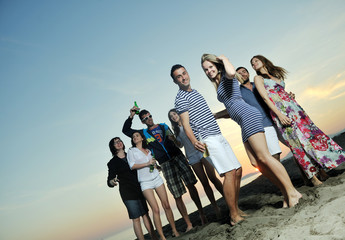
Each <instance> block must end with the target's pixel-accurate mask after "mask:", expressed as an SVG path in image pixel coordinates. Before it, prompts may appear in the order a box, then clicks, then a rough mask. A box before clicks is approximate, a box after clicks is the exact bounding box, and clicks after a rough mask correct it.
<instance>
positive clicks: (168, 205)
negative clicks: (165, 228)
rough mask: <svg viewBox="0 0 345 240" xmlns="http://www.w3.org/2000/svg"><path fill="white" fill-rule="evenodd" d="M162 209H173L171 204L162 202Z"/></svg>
mask: <svg viewBox="0 0 345 240" xmlns="http://www.w3.org/2000/svg"><path fill="white" fill-rule="evenodd" d="M162 207H163V209H164V210H170V209H171V207H170V204H169V202H162Z"/></svg>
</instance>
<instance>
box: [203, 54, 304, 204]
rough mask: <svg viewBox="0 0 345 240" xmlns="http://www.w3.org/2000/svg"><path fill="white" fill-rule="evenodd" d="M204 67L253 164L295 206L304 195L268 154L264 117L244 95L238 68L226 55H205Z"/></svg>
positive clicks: (278, 163)
mask: <svg viewBox="0 0 345 240" xmlns="http://www.w3.org/2000/svg"><path fill="white" fill-rule="evenodd" d="M201 65H202V68H203V70H204V72H205V74H206V75H207V77H208V78H209V79H210V80H211V82H212V83H213V84H214V86H215V88H216V90H217V97H218V100H219V101H220V102H223V103H224V105H225V107H226V109H227V111H228V113H229V115H230V117H231V118H232V119H233V120H234V121H235V122H237V123H238V124H239V125H240V126H241V129H242V140H243V143H244V147H245V149H246V152H247V155H248V157H249V159H250V162H251V164H252V165H253V166H254V167H257V168H259V170H260V172H261V173H262V174H263V175H264V176H265V177H267V178H268V179H269V180H270V181H271V182H272V183H273V184H275V185H276V186H277V187H279V189H280V190H281V192H282V194H283V196H284V202H283V207H288V206H289V207H293V206H295V205H296V204H297V203H298V201H299V199H300V198H301V197H302V195H301V194H300V193H299V192H298V191H297V190H296V189H295V188H294V186H293V185H292V183H291V180H290V178H289V175H288V174H287V172H286V170H285V168H284V167H283V165H282V164H281V163H280V162H278V161H277V160H276V159H275V158H273V157H272V155H271V154H270V153H269V151H268V147H267V143H266V138H265V135H264V128H263V122H262V116H261V114H260V112H259V110H257V109H256V108H254V107H252V106H250V105H249V104H247V103H246V102H245V101H244V100H243V99H242V96H241V92H240V87H239V84H238V80H239V81H241V80H242V78H241V76H240V75H238V74H237V73H236V70H235V68H234V66H233V65H232V64H231V63H230V61H229V60H228V59H227V58H226V57H225V56H224V55H221V56H219V57H217V56H215V55H213V54H204V55H203V56H202V57H201Z"/></svg>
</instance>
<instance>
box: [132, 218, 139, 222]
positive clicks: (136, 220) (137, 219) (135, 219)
mask: <svg viewBox="0 0 345 240" xmlns="http://www.w3.org/2000/svg"><path fill="white" fill-rule="evenodd" d="M132 221H133V223H134V224H136V223H140V217H138V218H134V219H132Z"/></svg>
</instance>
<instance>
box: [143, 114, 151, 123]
mask: <svg viewBox="0 0 345 240" xmlns="http://www.w3.org/2000/svg"><path fill="white" fill-rule="evenodd" d="M149 118H152V115H150V116H147V117H144V118H143V119H141V121H142V122H146V121H147V119H149Z"/></svg>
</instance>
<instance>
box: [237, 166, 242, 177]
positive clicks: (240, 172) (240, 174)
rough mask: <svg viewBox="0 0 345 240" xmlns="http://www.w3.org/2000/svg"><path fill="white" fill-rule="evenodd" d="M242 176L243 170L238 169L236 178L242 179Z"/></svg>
mask: <svg viewBox="0 0 345 240" xmlns="http://www.w3.org/2000/svg"><path fill="white" fill-rule="evenodd" d="M241 176H242V168H241V167H240V168H238V169H236V177H241Z"/></svg>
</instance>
